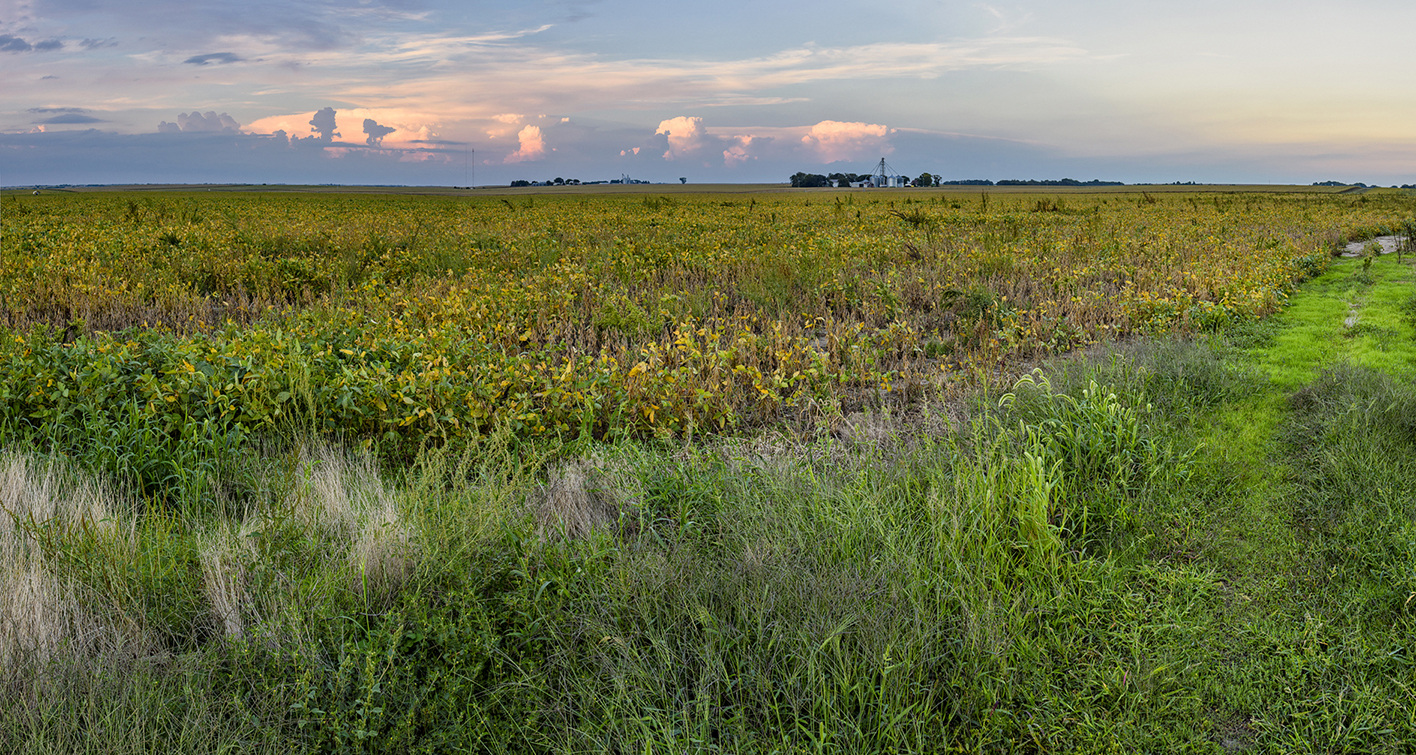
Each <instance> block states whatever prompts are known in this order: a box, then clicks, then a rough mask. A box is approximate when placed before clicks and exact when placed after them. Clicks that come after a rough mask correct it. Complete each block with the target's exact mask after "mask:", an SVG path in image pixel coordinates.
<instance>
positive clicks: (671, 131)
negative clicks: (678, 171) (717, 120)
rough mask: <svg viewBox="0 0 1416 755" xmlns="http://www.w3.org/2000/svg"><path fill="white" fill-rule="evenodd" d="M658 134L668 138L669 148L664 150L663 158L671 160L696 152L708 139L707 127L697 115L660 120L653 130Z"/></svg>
mask: <svg viewBox="0 0 1416 755" xmlns="http://www.w3.org/2000/svg"><path fill="white" fill-rule="evenodd" d="M659 134H663V135H664V136H666V137H668V140H669V148H668V150H666V151H665V152H664V159H665V160H673V159H674V158H676V157H683V156H684V155H687V154H688V153H690V152H696V151H697V150H699V149H701V148H702V147H703V145H704V144H706V143H707V141H708V129H706V128H704V127H703V119H702V118H699V117H698V116H683V115H680V116H679V117H677V118H670V119H668V120H666V121H660V122H659V128H657V129H655V131H654V135H655V136H657V135H659Z"/></svg>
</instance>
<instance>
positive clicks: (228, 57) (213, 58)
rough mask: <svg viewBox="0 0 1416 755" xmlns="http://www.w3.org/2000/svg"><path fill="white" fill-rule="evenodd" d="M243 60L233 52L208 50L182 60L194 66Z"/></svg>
mask: <svg viewBox="0 0 1416 755" xmlns="http://www.w3.org/2000/svg"><path fill="white" fill-rule="evenodd" d="M243 60H245V58H243V57H240V56H239V55H237V54H236V53H234V52H209V53H207V54H205V55H193V56H192V57H190V58H187V59H186V60H184V61H182V62H183V63H191V64H192V65H194V66H205V65H210V64H212V63H216V64H218V65H225V64H227V63H239V62H241V61H243Z"/></svg>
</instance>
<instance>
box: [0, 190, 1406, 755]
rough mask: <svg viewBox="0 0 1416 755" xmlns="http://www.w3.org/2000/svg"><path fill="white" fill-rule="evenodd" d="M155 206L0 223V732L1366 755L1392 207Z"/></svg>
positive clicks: (896, 201)
mask: <svg viewBox="0 0 1416 755" xmlns="http://www.w3.org/2000/svg"><path fill="white" fill-rule="evenodd" d="M206 188H210V189H212V190H206ZM206 188H203V189H202V190H192V191H187V190H171V191H166V190H164V191H158V190H144V191H136V190H135V191H88V190H84V191H73V192H52V191H49V192H45V193H42V194H40V195H38V196H33V195H19V196H14V195H9V194H7V195H5V196H4V197H3V198H0V201H3V205H0V218H2V219H3V227H0V508H3V511H0V695H4V696H5V697H6V699H7V702H8V703H9V704H7V705H5V706H0V709H3V712H0V743H5V744H7V745H8V744H9V743H18V745H17V748H18V750H20V751H26V752H71V751H78V750H83V749H85V748H88V749H89V750H92V751H105V752H115V751H116V752H144V751H151V750H154V749H162V750H164V751H179V752H186V751H191V752H211V751H228V752H290V751H300V752H453V751H487V750H496V751H503V752H582V751H584V752H627V751H631V750H632V751H635V752H670V751H672V752H684V751H694V752H808V751H810V752H939V751H1016V750H1031V751H1048V752H1050V751H1078V752H1094V751H1122V752H1133V751H1187V752H1230V751H1265V752H1292V751H1318V752H1338V751H1350V752H1371V751H1391V752H1400V751H1404V750H1407V749H1410V748H1411V747H1412V746H1416V718H1412V713H1411V711H1412V710H1413V708H1412V706H1411V705H1410V695H1411V691H1412V684H1413V676H1412V666H1411V662H1410V658H1412V657H1413V654H1416V644H1413V643H1416V629H1413V628H1416V598H1414V597H1413V596H1416V556H1413V553H1416V551H1413V550H1412V547H1411V542H1412V537H1413V525H1412V522H1413V521H1416V487H1413V484H1416V483H1413V481H1414V480H1416V468H1413V466H1412V465H1413V459H1416V432H1414V431H1413V425H1412V418H1413V417H1416V385H1413V383H1412V375H1416V273H1413V268H1412V261H1413V259H1416V256H1413V254H1412V250H1411V246H1412V245H1411V241H1410V238H1411V236H1412V230H1413V228H1416V197H1413V196H1411V195H1410V194H1407V193H1402V192H1396V191H1381V190H1374V191H1370V192H1366V193H1360V194H1358V193H1338V192H1335V191H1333V190H1331V189H1327V188H1313V187H1299V188H1297V189H1294V190H1275V189H1272V188H1270V189H1266V190H1262V191H1261V190H1258V187H1227V188H1225V189H1224V190H1219V189H1218V188H1217V187H1144V188H1143V189H1136V188H1133V187H1108V188H1106V189H1105V190H1065V191H1064V190H1059V191H1038V190H1022V189H1017V188H1012V187H1009V188H1007V189H1006V190H1004V189H999V190H995V187H989V188H988V190H987V191H980V190H978V189H973V188H971V189H968V190H964V189H957V190H955V189H946V190H898V191H894V190H871V191H836V190H787V189H782V188H780V187H712V190H708V189H705V188H704V187H693V186H631V187H617V189H609V188H601V187H577V188H576V189H575V190H565V191H562V190H559V189H557V190H542V191H536V190H528V189H517V190H507V191H500V190H497V191H491V190H481V189H479V190H460V191H449V192H447V193H442V194H423V193H417V194H386V193H378V191H376V190H373V189H371V190H369V191H367V192H364V191H325V190H322V189H321V188H320V187H309V188H310V190H309V191H304V190H303V187H286V188H282V189H281V190H278V191H277V190H271V191H251V190H238V189H240V188H241V187H206ZM269 188H272V189H274V188H276V187H269ZM297 188H300V189H301V190H297ZM1201 189H1203V190H1201ZM1249 189H1254V190H1249ZM1377 236H1397V237H1398V240H1397V241H1396V242H1395V247H1396V249H1397V250H1398V251H1396V252H1395V253H1391V254H1382V253H1380V252H1381V249H1380V248H1379V246H1378V245H1370V246H1367V247H1364V248H1363V252H1362V254H1361V256H1359V257H1357V258H1351V259H1349V258H1342V257H1340V256H1338V255H1339V254H1340V252H1342V251H1343V250H1344V249H1345V248H1346V246H1347V244H1348V243H1350V242H1353V241H1356V242H1365V241H1366V240H1367V239H1371V238H1374V237H1377ZM1390 246H1391V245H1389V247H1390ZM0 749H4V748H0Z"/></svg>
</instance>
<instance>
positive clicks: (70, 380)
mask: <svg viewBox="0 0 1416 755" xmlns="http://www.w3.org/2000/svg"><path fill="white" fill-rule="evenodd" d="M8 202H9V204H8V205H7V207H6V208H5V221H4V244H3V260H2V261H0V324H3V325H4V330H3V332H0V365H3V372H4V374H5V375H6V376H7V379H6V380H5V382H4V384H3V386H0V413H3V422H4V425H3V427H4V433H5V434H6V435H13V436H26V437H31V436H36V437H37V436H43V437H49V438H53V439H58V438H61V436H67V435H70V434H73V433H86V434H88V435H93V434H94V433H97V434H98V435H104V434H108V435H113V434H114V433H118V434H121V433H120V431H119V429H120V428H122V427H128V428H130V429H132V430H133V431H135V432H136V428H137V427H149V428H150V427H157V428H160V429H161V431H162V432H163V433H165V434H166V435H167V436H168V437H171V438H181V437H184V436H185V435H191V434H193V433H203V434H205V435H206V436H208V437H222V438H228V439H234V441H239V440H240V438H242V437H245V436H247V435H249V434H251V433H253V432H260V431H264V430H267V429H271V428H275V427H277V426H282V425H283V424H284V425H291V426H297V427H300V428H302V429H307V430H313V431H315V432H318V433H322V434H326V433H327V434H334V435H338V436H340V437H342V438H344V439H345V440H346V441H357V442H361V443H364V444H369V443H375V442H377V443H386V442H395V441H396V442H397V443H398V444H412V445H413V446H414V447H416V446H417V445H419V444H427V443H432V444H442V443H446V442H449V441H455V440H457V439H462V438H467V437H469V436H475V435H477V434H480V433H486V432H488V431H489V430H491V429H492V428H494V427H506V428H509V429H510V430H511V431H513V432H514V433H515V434H517V435H519V436H527V437H531V436H554V437H560V438H568V437H574V438H596V439H600V438H614V437H619V436H626V435H639V436H645V435H666V434H667V435H677V434H684V433H694V432H703V431H725V430H732V429H734V428H741V427H744V426H749V425H755V424H760V423H764V422H768V421H773V420H776V419H779V418H783V417H813V416H815V417H819V416H824V415H829V414H831V413H836V412H842V411H845V412H849V411H851V410H853V409H854V408H857V407H859V406H861V405H862V404H866V403H872V402H878V401H882V400H886V401H888V400H892V399H893V400H901V399H908V398H910V397H913V396H917V395H920V394H921V393H922V392H927V391H929V390H931V389H933V388H934V387H935V386H937V385H939V384H940V383H941V382H943V381H947V380H948V379H949V378H950V377H951V376H958V375H960V374H968V373H970V372H971V371H973V370H977V369H985V370H990V369H993V368H996V367H997V366H998V365H1000V364H1001V363H1004V362H1006V361H1007V360H1010V359H1017V358H1028V357H1035V356H1038V355H1045V354H1052V353H1057V352H1060V351H1065V350H1067V349H1070V348H1073V347H1075V346H1078V345H1081V344H1089V343H1095V342H1098V341H1103V340H1106V339H1111V338H1116V337H1119V336H1125V335H1128V334H1133V333H1156V332H1163V331H1176V330H1178V331H1202V330H1214V329H1217V328H1222V327H1223V326H1224V325H1226V324H1227V323H1230V322H1234V321H1236V320H1244V319H1250V318H1257V317H1263V316H1265V315H1268V314H1271V313H1273V312H1275V311H1277V310H1278V309H1280V308H1281V307H1283V305H1284V302H1285V299H1286V297H1287V296H1288V294H1289V292H1290V291H1291V290H1293V288H1294V286H1295V285H1296V284H1297V283H1298V282H1299V281H1301V280H1303V279H1304V278H1306V277H1309V276H1312V275H1314V274H1316V273H1318V272H1320V271H1322V270H1324V269H1325V267H1326V266H1327V264H1328V260H1329V257H1330V254H1331V253H1332V252H1333V250H1334V248H1335V245H1336V243H1337V242H1339V241H1341V240H1344V239H1347V238H1350V237H1359V236H1365V235H1370V234H1373V233H1376V232H1379V231H1382V230H1386V229H1389V228H1393V227H1396V226H1398V225H1400V223H1401V220H1402V218H1403V215H1402V212H1401V211H1402V209H1403V205H1402V204H1401V202H1402V199H1401V198H1400V197H1387V198H1385V199H1384V198H1382V197H1381V196H1380V195H1372V196H1361V197H1350V196H1331V195H1321V194H1303V193H1294V194H1277V195H1260V194H1220V193H1215V194H1157V195H1146V194H1127V193H1118V194H1092V195H1084V194H1078V195H1028V194H1006V193H1004V194H995V195H993V196H988V195H985V194H980V193H963V192H959V193H927V192H911V191H901V192H893V193H891V192H883V191H881V192H859V191H857V192H838V193H834V194H833V193H813V194H789V193H755V194H729V193H719V194H712V193H707V194H671V195H666V196H653V195H613V194H602V195H594V194H589V195H587V194H581V195H561V196H555V195H521V196H505V197H496V196H481V197H476V198H433V197H399V196H354V195H340V194H324V195H308V194H306V195H293V194H274V193H269V194H260V193H251V194H223V195H216V196H213V195H212V194H209V193H206V194H162V195H147V196H139V195H132V194H102V193H95V194H79V195H45V196H39V197H19V198H16V199H8ZM84 426H87V428H88V429H87V430H85V431H79V430H77V429H75V428H78V427H84ZM65 428H71V429H65Z"/></svg>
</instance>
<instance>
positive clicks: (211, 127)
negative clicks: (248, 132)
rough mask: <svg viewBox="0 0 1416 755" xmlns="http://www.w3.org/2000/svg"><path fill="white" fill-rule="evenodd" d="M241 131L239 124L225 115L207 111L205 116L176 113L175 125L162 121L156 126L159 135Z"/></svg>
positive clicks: (198, 113)
mask: <svg viewBox="0 0 1416 755" xmlns="http://www.w3.org/2000/svg"><path fill="white" fill-rule="evenodd" d="M240 130H241V124H239V123H237V122H236V119H235V118H232V117H231V116H230V115H227V114H226V113H222V114H221V115H217V114H216V113H215V112H214V111H210V110H208V111H207V112H206V114H205V115H203V114H202V113H200V112H198V111H196V110H193V111H192V112H190V113H178V114H177V122H176V123H168V122H167V121H163V122H161V123H159V124H157V132H158V133H160V134H176V133H211V132H227V133H236V132H239V131H240Z"/></svg>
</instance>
